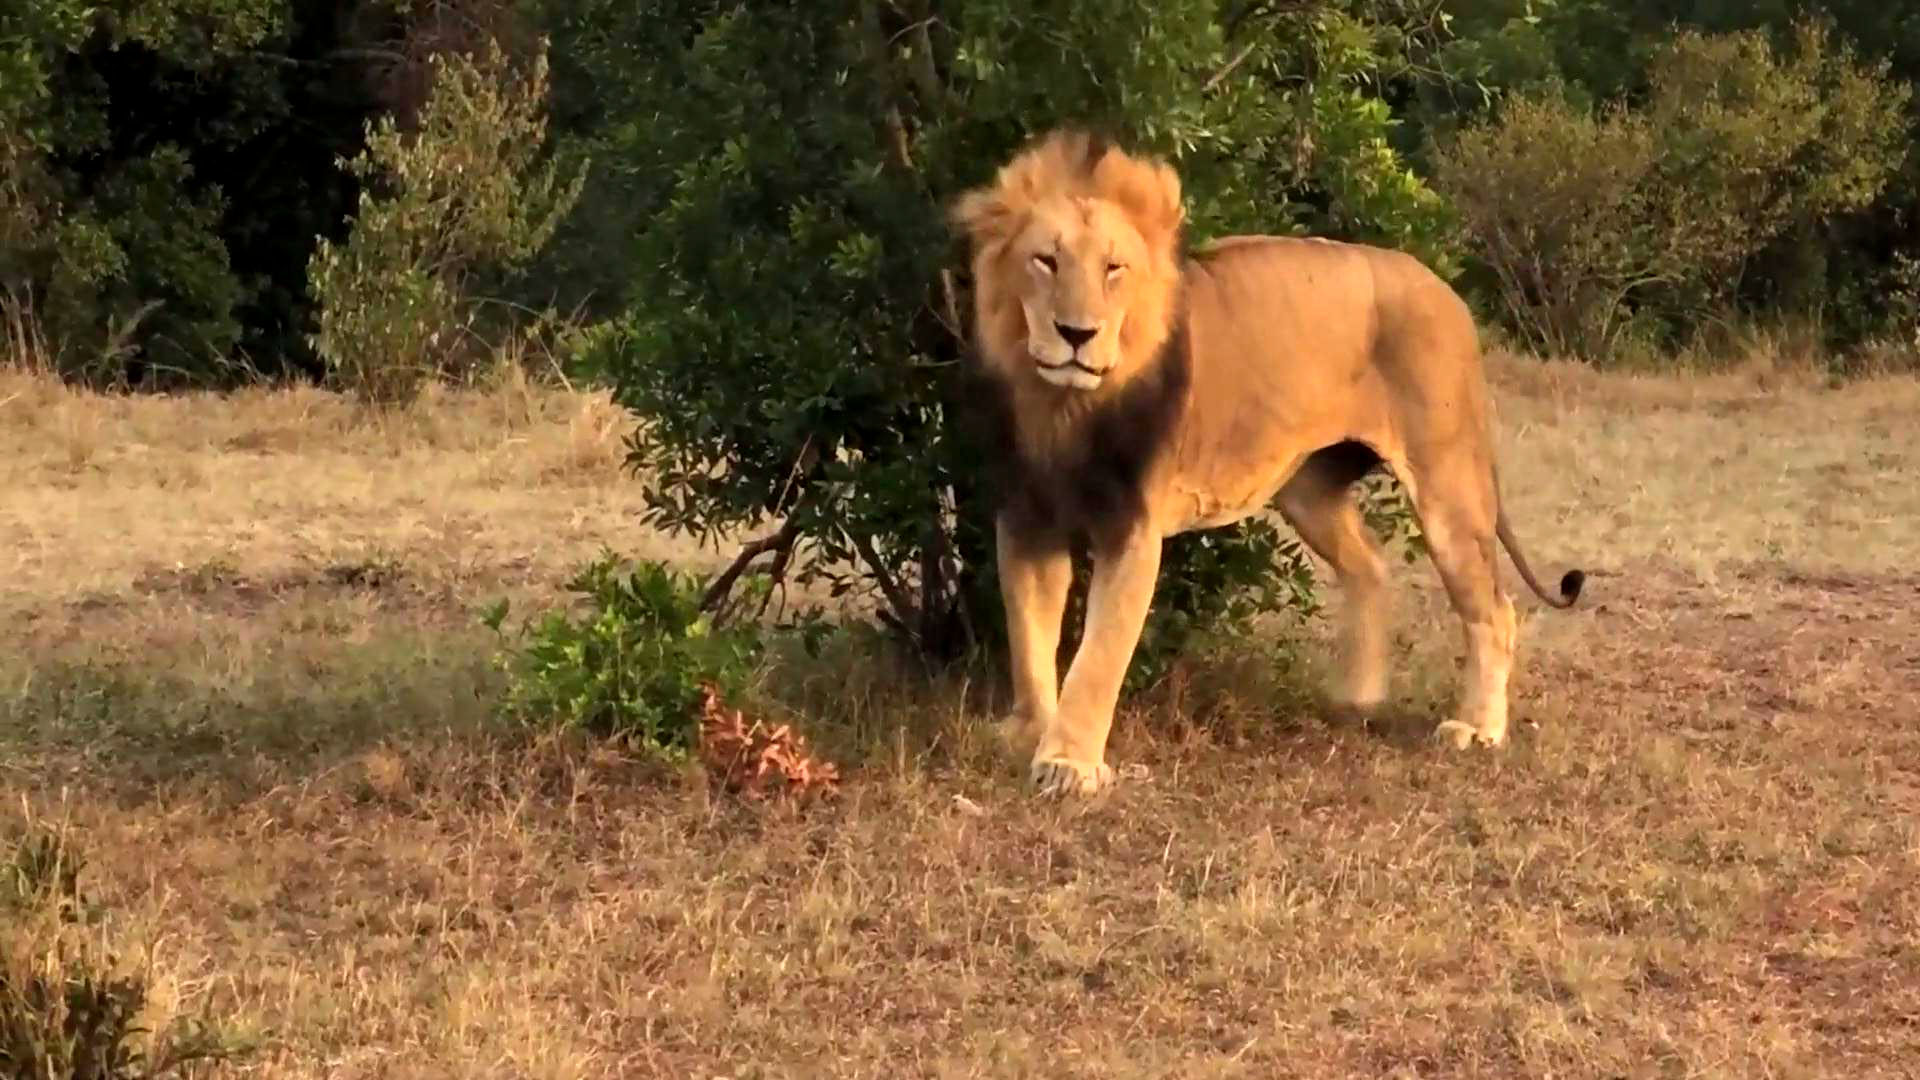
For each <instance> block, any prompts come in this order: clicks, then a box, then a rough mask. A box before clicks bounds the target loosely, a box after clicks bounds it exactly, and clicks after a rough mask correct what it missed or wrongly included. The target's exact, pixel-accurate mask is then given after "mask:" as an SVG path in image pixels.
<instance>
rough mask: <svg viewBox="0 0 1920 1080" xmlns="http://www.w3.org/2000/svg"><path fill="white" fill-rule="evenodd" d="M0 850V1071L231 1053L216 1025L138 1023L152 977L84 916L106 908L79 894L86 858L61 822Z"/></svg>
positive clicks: (76, 1068)
mask: <svg viewBox="0 0 1920 1080" xmlns="http://www.w3.org/2000/svg"><path fill="white" fill-rule="evenodd" d="M11 848H12V850H11V851H9V852H7V853H6V854H5V856H4V857H3V858H0V925H3V926H5V927H6V929H5V931H4V932H0V1076H6V1077H10V1078H18V1080H151V1078H158V1077H162V1076H169V1075H174V1074H176V1073H178V1072H179V1071H180V1070H181V1069H182V1068H184V1067H185V1066H187V1065H189V1064H191V1063H193V1062H197V1061H211V1060H218V1059H222V1058H226V1057H230V1056H232V1054H233V1053H234V1052H235V1050H236V1049H237V1047H233V1046H229V1045H228V1044H227V1043H226V1042H225V1041H224V1040H223V1039H222V1038H221V1037H220V1036H219V1033H218V1032H216V1031H215V1030H214V1029H212V1028H210V1027H208V1026H207V1025H205V1024H202V1023H199V1022H197V1021H194V1020H181V1021H179V1022H177V1023H175V1024H173V1025H171V1026H169V1027H168V1028H167V1029H166V1030H164V1031H159V1032H155V1031H150V1030H148V1029H147V1028H145V1027H142V1026H141V1025H140V1015H141V1012H142V1011H143V1010H144V1009H145V1007H146V1001H147V983H146V979H145V978H144V977H142V976H140V975H138V974H126V973H122V972H120V971H119V970H118V969H119V968H120V967H121V965H120V963H119V959H118V958H117V957H116V956H114V955H113V954H112V953H111V952H110V951H109V950H108V949H107V947H106V946H105V945H104V944H103V943H102V941H101V939H100V938H99V936H98V934H96V933H93V932H91V931H90V928H88V927H87V926H86V924H89V923H94V922H97V921H98V920H99V918H100V915H101V912H100V910H99V908H98V907H97V906H96V905H92V904H90V903H88V902H87V900H86V899H85V897H84V896H83V895H82V894H81V892H80V887H79V880H80V870H81V868H82V867H83V866H84V865H85V864H84V861H83V860H82V859H81V857H80V855H79V853H78V852H77V851H76V850H75V847H74V845H73V843H72V840H71V837H70V836H69V835H68V833H67V832H66V831H65V830H64V829H53V828H49V827H46V826H44V825H30V826H29V828H28V830H27V832H26V834H25V835H24V836H22V837H20V838H18V839H16V840H15V841H14V842H13V843H12V844H11Z"/></svg>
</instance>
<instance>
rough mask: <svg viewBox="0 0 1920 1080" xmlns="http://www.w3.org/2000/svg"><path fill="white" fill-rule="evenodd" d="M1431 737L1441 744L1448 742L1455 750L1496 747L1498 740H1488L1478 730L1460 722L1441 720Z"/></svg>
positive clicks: (1498, 743)
mask: <svg viewBox="0 0 1920 1080" xmlns="http://www.w3.org/2000/svg"><path fill="white" fill-rule="evenodd" d="M1433 737H1434V738H1436V739H1439V740H1441V741H1442V742H1450V743H1452V744H1453V748H1454V749H1455V750H1465V749H1466V748H1468V747H1470V746H1498V745H1500V742H1499V740H1497V739H1489V738H1487V737H1486V736H1485V735H1482V734H1481V733H1480V729H1479V728H1477V727H1474V726H1473V725H1472V724H1468V723H1465V722H1463V721H1460V720H1442V721H1441V722H1440V725H1439V726H1438V727H1436V728H1434V729H1433Z"/></svg>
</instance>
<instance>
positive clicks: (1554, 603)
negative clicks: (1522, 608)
mask: <svg viewBox="0 0 1920 1080" xmlns="http://www.w3.org/2000/svg"><path fill="white" fill-rule="evenodd" d="M1493 484H1494V504H1495V505H1496V506H1498V507H1499V510H1498V512H1497V513H1496V516H1495V518H1494V533H1495V535H1497V536H1499V537H1500V542H1501V543H1502V544H1504V545H1506V549H1507V555H1508V556H1509V557H1511V558H1512V559H1513V568H1514V569H1516V570H1518V571H1520V577H1521V578H1522V579H1523V580H1525V581H1526V583H1527V587H1528V588H1530V589H1532V590H1533V594H1534V595H1535V596H1538V597H1539V598H1540V599H1541V600H1543V601H1545V602H1546V603H1547V604H1548V606H1550V607H1557V608H1570V607H1572V606H1573V602H1574V601H1575V600H1578V599H1580V587H1581V586H1583V585H1585V584H1586V583H1587V574H1586V571H1584V570H1569V571H1567V572H1566V573H1565V574H1563V575H1561V577H1560V595H1559V596H1553V595H1551V594H1549V593H1548V592H1547V590H1546V589H1544V588H1542V587H1541V586H1540V579H1539V578H1536V577H1534V576H1533V567H1531V566H1528V565H1527V557H1526V556H1525V555H1522V554H1521V553H1520V541H1518V540H1516V539H1514V537H1513V526H1511V525H1509V524H1508V523H1507V503H1506V500H1505V499H1502V498H1501V497H1500V495H1499V490H1500V480H1499V477H1498V475H1497V473H1496V475H1495V477H1494V482H1493Z"/></svg>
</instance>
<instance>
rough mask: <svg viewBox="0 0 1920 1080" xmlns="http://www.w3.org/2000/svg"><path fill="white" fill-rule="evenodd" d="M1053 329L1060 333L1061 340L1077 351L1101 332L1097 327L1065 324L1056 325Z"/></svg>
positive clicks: (1058, 323)
mask: <svg viewBox="0 0 1920 1080" xmlns="http://www.w3.org/2000/svg"><path fill="white" fill-rule="evenodd" d="M1053 328H1054V329H1055V330H1057V331H1059V333H1060V340H1062V341H1064V342H1066V343H1067V344H1068V345H1071V346H1073V347H1074V348H1076V349H1078V348H1079V347H1080V346H1082V345H1085V344H1086V343H1087V342H1089V341H1092V340H1093V335H1095V334H1097V333H1099V332H1100V328H1099V327H1097V326H1068V325H1067V324H1066V323H1063V322H1057V323H1054V324H1053Z"/></svg>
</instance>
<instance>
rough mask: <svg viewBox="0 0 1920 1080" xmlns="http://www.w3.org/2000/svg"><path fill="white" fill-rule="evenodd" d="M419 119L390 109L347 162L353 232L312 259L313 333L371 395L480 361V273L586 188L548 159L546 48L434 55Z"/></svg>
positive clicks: (504, 262)
mask: <svg viewBox="0 0 1920 1080" xmlns="http://www.w3.org/2000/svg"><path fill="white" fill-rule="evenodd" d="M432 64H433V70H434V79H433V84H432V90H431V91H430V92H429V94H428V95H427V99H426V101H425V103H424V104H423V106H422V107H421V109H420V111H419V114H418V116H417V118H416V121H415V125H414V127H413V130H410V131H405V132H403V131H402V130H401V129H400V127H399V125H398V123H397V122H396V121H395V119H394V118H393V117H391V116H388V117H383V118H382V119H381V120H380V121H379V122H378V123H376V124H374V125H372V126H371V127H370V128H369V130H368V132H367V145H366V149H365V150H364V151H362V152H361V153H360V154H357V155H355V156H354V157H353V158H352V159H350V160H346V161H343V162H342V163H341V165H342V167H343V168H345V169H346V170H347V171H348V172H350V173H352V174H353V175H354V176H355V177H356V178H358V179H359V180H361V181H362V182H363V184H365V185H367V186H366V187H363V189H362V190H361V193H360V198H359V206H358V209H357V211H356V212H355V214H354V220H353V227H352V230H351V232H350V233H349V234H348V236H347V238H346V240H344V241H343V242H342V243H340V244H338V245H335V244H333V243H332V242H330V241H327V240H324V239H323V240H321V241H320V243H319V246H318V247H317V248H316V249H315V251H314V253H313V261H312V264H311V267H310V270H309V273H310V276H311V281H312V289H313V294H314V297H315V299H316V300H317V301H318V302H319V306H320V330H319V333H318V334H316V335H315V336H314V338H313V345H314V349H315V351H317V352H318V353H319V354H320V356H321V359H322V360H323V361H324V362H325V364H326V366H327V371H328V373H329V374H330V375H331V376H332V377H333V379H334V380H335V381H337V382H338V383H340V384H341V385H343V386H345V387H347V388H349V389H351V390H352V391H354V392H355V393H356V394H359V395H361V396H362V397H364V398H367V399H369V400H372V401H376V402H380V403H383V404H392V403H399V402H405V401H408V400H410V399H411V398H412V397H413V396H414V395H415V394H416V393H417V392H418V390H419V388H420V386H421V385H422V384H423V383H425V382H426V381H428V380H430V379H434V378H438V377H445V376H450V375H456V374H459V373H460V372H461V370H462V369H463V367H465V366H467V365H470V364H471V363H472V358H473V356H474V355H475V351H476V350H475V348H474V344H475V342H474V335H475V334H476V332H477V330H476V321H477V319H478V317H479V303H478V302H477V301H476V300H475V299H474V298H473V297H472V296H471V295H470V291H471V289H470V283H471V281H472V279H473V277H474V275H475V274H476V273H478V272H481V271H484V270H492V269H495V268H512V267H513V266H515V265H517V264H521V263H524V262H525V261H526V260H527V259H529V258H531V257H532V256H533V255H534V254H535V253H537V252H538V251H539V249H540V247H541V246H542V245H543V244H545V243H546V241H547V239H548V238H549V237H550V236H552V234H553V230H554V228H555V226H556V225H557V224H558V222H559V220H560V219H561V218H562V217H563V216H564V215H565V214H566V213H567V211H568V210H569V209H571V208H572V206H573V203H574V200H575V199H577V198H578V197H579V193H580V184H581V170H583V169H584V163H581V165H580V166H579V167H578V168H576V169H575V170H574V172H573V174H572V175H571V176H568V175H566V173H565V172H564V171H563V169H562V167H561V166H560V165H559V164H558V163H556V162H553V161H542V160H541V157H542V151H543V149H544V147H545V143H546V116H545V111H544V100H545V97H546V93H547V62H546V53H545V50H544V49H542V50H540V51H539V52H537V53H536V54H535V55H534V56H533V58H532V59H531V61H530V62H529V64H528V69H527V70H526V71H525V72H516V71H514V70H513V67H512V65H511V64H510V62H509V60H508V58H507V56H506V55H505V53H503V52H502V51H501V49H500V48H499V46H498V45H497V44H496V43H494V42H492V41H491V40H490V41H489V42H488V43H487V48H486V50H485V52H483V53H481V54H479V55H477V56H468V55H464V54H460V53H453V54H448V55H437V56H435V57H433V59H432Z"/></svg>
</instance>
